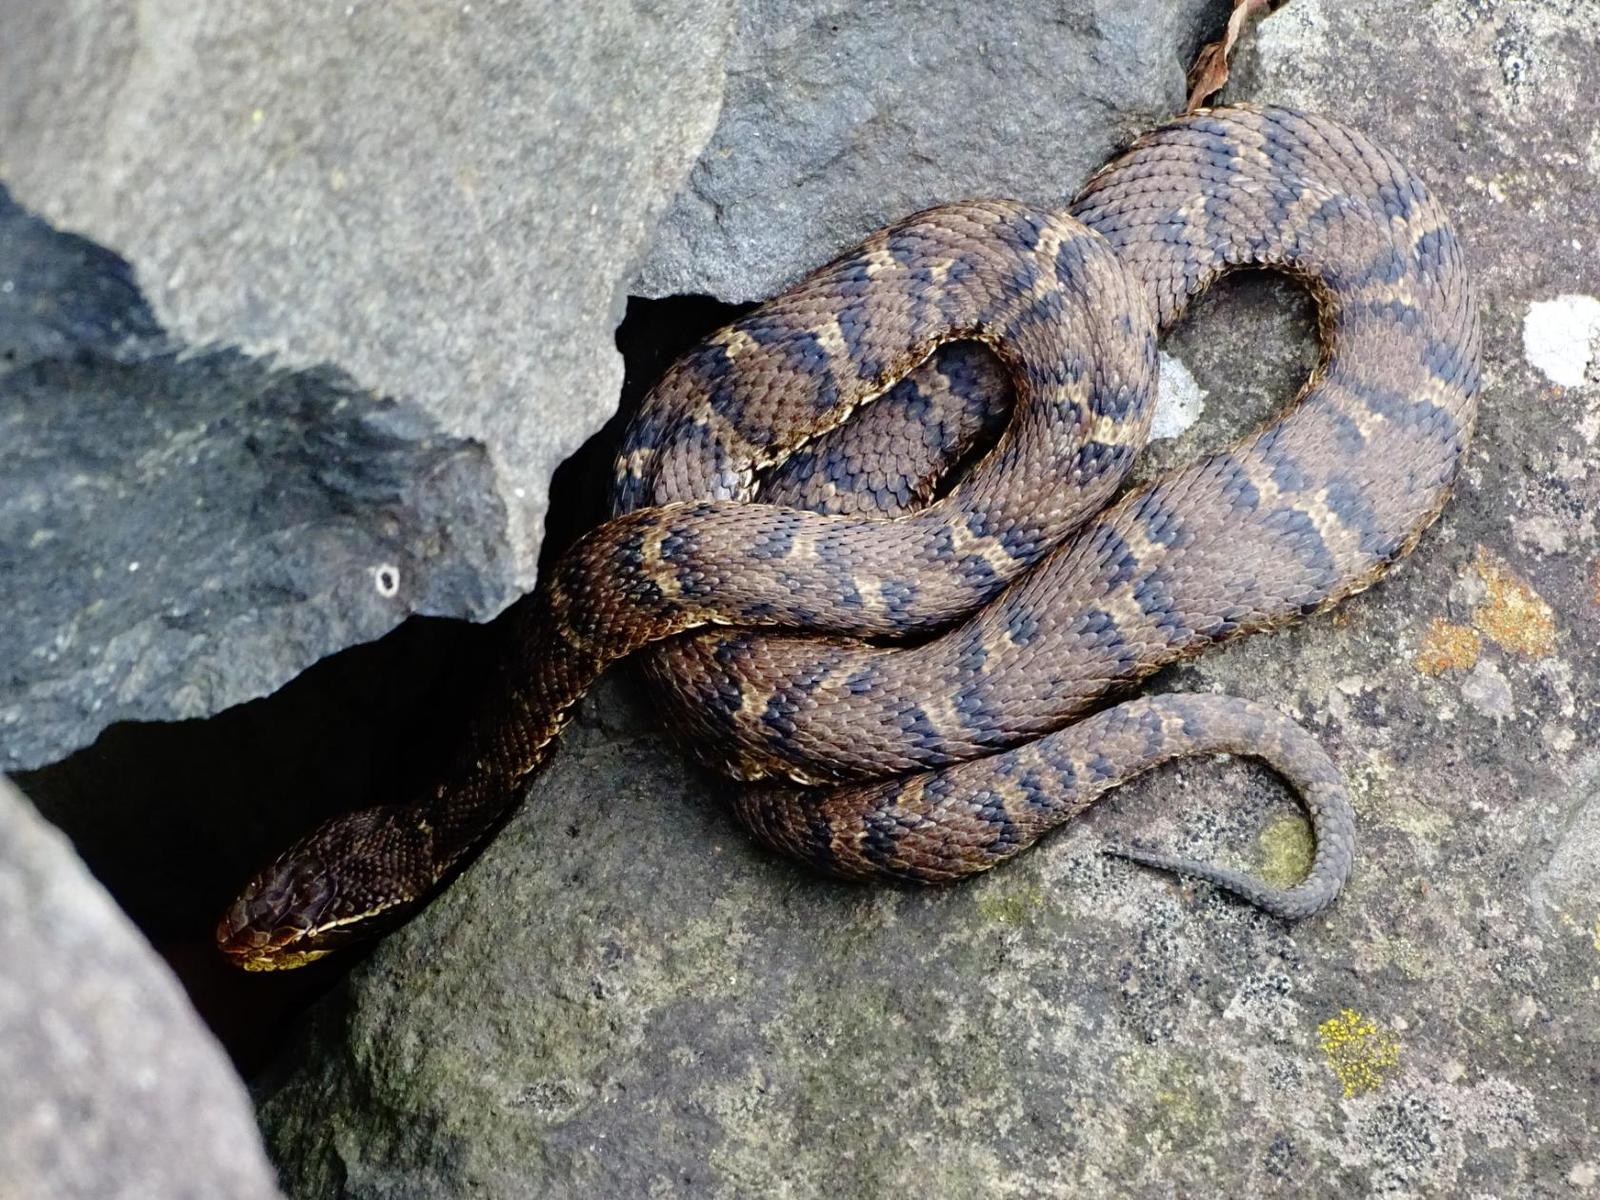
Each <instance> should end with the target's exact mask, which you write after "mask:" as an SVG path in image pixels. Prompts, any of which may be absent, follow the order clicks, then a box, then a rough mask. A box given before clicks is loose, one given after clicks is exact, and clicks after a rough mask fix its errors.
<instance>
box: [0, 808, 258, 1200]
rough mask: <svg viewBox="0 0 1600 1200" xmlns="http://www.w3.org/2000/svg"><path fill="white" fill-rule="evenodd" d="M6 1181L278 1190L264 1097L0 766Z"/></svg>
mask: <svg viewBox="0 0 1600 1200" xmlns="http://www.w3.org/2000/svg"><path fill="white" fill-rule="evenodd" d="M0 1055H3V1057H4V1061H5V1064H6V1067H5V1085H4V1086H3V1087H0V1196H6V1197H17V1198H18V1200H21V1198H23V1197H51V1198H52V1200H73V1198H75V1197H83V1198H84V1200H186V1198H192V1200H215V1198H216V1197H220V1196H226V1197H229V1198H230V1200H254V1198H257V1197H259V1198H261V1200H267V1198H269V1197H276V1196H279V1194H280V1193H279V1192H278V1190H277V1189H276V1188H275V1187H274V1186H273V1182H272V1169H271V1167H270V1166H269V1165H268V1164H267V1160H266V1156H265V1154H264V1153H263V1152H262V1149H261V1139H260V1135H259V1134H258V1133H257V1132H256V1129H255V1124H254V1121H253V1120H252V1117H251V1110H250V1101H249V1098H248V1097H247V1096H246V1094H245V1090H244V1085H243V1084H241V1083H240V1082H239V1079H238V1078H237V1076H235V1075H234V1074H233V1070H232V1068H231V1067H229V1065H228V1062H227V1059H226V1058H224V1057H223V1054H222V1051H221V1049H220V1048H219V1047H218V1046H217V1044H216V1042H215V1041H213V1040H212V1037H211V1035H210V1034H209V1033H208V1032H207V1031H206V1029H205V1027H204V1026H203V1025H201V1023H200V1019H199V1018H198V1017H196V1016H195V1014H194V1011H193V1010H192V1009H190V1007H189V1005H188V1002H187V1001H186V1000H185V999H184V996H183V992H182V990H181V989H180V988H179V987H178V984H177V981H176V980H175V979H173V978H172V976H171V975H170V974H169V973H168V972H167V970H166V968H165V967H164V966H162V965H161V963H160V961H159V960H158V959H157V958H156V957H155V955H154V954H153V953H152V952H151V950H150V947H149V946H148V945H147V944H146V943H145V941H144V939H143V938H142V937H140V936H139V934H138V932H137V931H136V930H135V929H134V928H133V926H132V925H130V924H129V923H128V920H127V918H125V917H124V916H123V915H122V914H121V913H120V912H119V911H118V910H117V907H116V905H115V904H113V903H112V901H111V898H110V897H109V896H107V895H106V894H105V892H104V891H102V890H101V888H100V886H99V885H98V884H96V883H95V882H94V880H92V879H91V878H90V877H89V873H88V872H87V871H86V870H85V869H84V867H83V864H82V863H81V862H79V861H78V859H77V857H76V856H75V855H74V854H73V853H72V848H71V847H70V846H69V845H68V843H67V840H66V839H65V838H63V837H62V836H61V835H60V834H59V833H57V832H56V831H55V830H54V829H52V828H50V826H49V825H47V824H45V822H44V821H42V820H41V819H40V818H39V816H38V814H37V813H35V812H34V810H33V808H32V806H31V805H29V804H28V802H27V801H26V800H25V799H23V797H22V796H21V794H20V793H18V792H17V791H16V790H15V789H13V788H12V787H11V785H10V784H8V783H7V782H6V781H5V780H4V779H0Z"/></svg>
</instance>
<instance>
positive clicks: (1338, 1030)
mask: <svg viewBox="0 0 1600 1200" xmlns="http://www.w3.org/2000/svg"><path fill="white" fill-rule="evenodd" d="M1317 1041H1318V1043H1319V1044H1320V1045H1321V1046H1322V1053H1323V1054H1324V1055H1326V1056H1327V1059H1328V1066H1330V1067H1331V1068H1333V1073H1334V1075H1335V1076H1337V1077H1338V1080H1339V1083H1340V1084H1341V1085H1343V1087H1344V1094H1345V1096H1346V1097H1349V1096H1359V1095H1360V1094H1361V1093H1362V1092H1370V1091H1371V1090H1372V1089H1373V1088H1375V1087H1377V1086H1378V1085H1379V1084H1381V1083H1382V1082H1383V1081H1384V1079H1385V1078H1386V1072H1388V1071H1391V1070H1393V1069H1394V1068H1395V1067H1397V1066H1399V1065H1400V1039H1399V1038H1397V1037H1395V1036H1394V1034H1392V1033H1390V1032H1389V1031H1388V1030H1386V1029H1384V1028H1382V1027H1381V1026H1379V1025H1378V1024H1377V1023H1376V1022H1374V1021H1371V1020H1369V1019H1368V1018H1366V1017H1364V1016H1362V1015H1361V1014H1360V1013H1358V1012H1356V1011H1355V1009H1353V1008H1347V1009H1345V1010H1344V1011H1343V1012H1341V1013H1340V1014H1339V1015H1338V1016H1336V1017H1329V1018H1328V1019H1327V1020H1326V1021H1324V1022H1323V1023H1322V1024H1321V1025H1318V1026H1317Z"/></svg>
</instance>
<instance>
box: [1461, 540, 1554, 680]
mask: <svg viewBox="0 0 1600 1200" xmlns="http://www.w3.org/2000/svg"><path fill="white" fill-rule="evenodd" d="M1473 566H1474V568H1475V569H1476V570H1477V572H1478V577H1479V578H1480V579H1482V580H1483V586H1484V590H1485V594H1484V598H1483V603H1481V604H1479V605H1478V607H1477V609H1476V610H1474V612H1473V614H1472V623H1473V624H1474V625H1476V626H1477V627H1478V632H1480V633H1482V634H1483V636H1484V637H1486V638H1488V639H1489V640H1490V641H1494V642H1498V643H1499V644H1500V645H1502V646H1504V647H1505V648H1506V649H1507V650H1510V651H1512V652H1514V653H1516V654H1526V655H1528V656H1529V657H1531V658H1537V657H1540V656H1541V655H1545V654H1549V653H1550V652H1551V651H1553V650H1554V649H1555V645H1556V617H1555V613H1554V612H1552V611H1551V609H1550V606H1549V605H1548V604H1546V603H1545V601H1544V598H1543V597H1541V596H1540V595H1539V594H1538V593H1537V592H1535V591H1534V590H1533V589H1532V588H1531V587H1529V586H1528V585H1527V584H1525V583H1523V582H1522V580H1520V579H1518V578H1517V577H1516V576H1515V575H1513V574H1512V573H1511V572H1510V571H1508V570H1507V569H1506V568H1505V567H1504V566H1502V565H1501V564H1500V563H1498V562H1496V561H1495V560H1494V559H1493V558H1491V557H1490V555H1489V552H1488V551H1487V550H1485V549H1484V548H1483V547H1482V546H1479V547H1478V558H1477V561H1476V562H1475V563H1474V564H1473Z"/></svg>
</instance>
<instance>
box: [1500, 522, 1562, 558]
mask: <svg viewBox="0 0 1600 1200" xmlns="http://www.w3.org/2000/svg"><path fill="white" fill-rule="evenodd" d="M1511 529H1512V532H1513V533H1514V534H1515V535H1516V539H1517V541H1518V542H1520V543H1521V544H1522V545H1524V546H1528V547H1531V548H1532V549H1535V550H1538V551H1539V552H1540V553H1541V554H1565V553H1566V551H1567V531H1566V528H1565V527H1564V526H1563V525H1562V523H1561V522H1560V521H1559V520H1557V519H1556V518H1555V517H1552V516H1548V515H1546V514H1544V513H1539V514H1536V515H1534V516H1531V517H1518V518H1516V519H1515V520H1514V521H1512V522H1511Z"/></svg>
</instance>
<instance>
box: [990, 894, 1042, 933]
mask: <svg viewBox="0 0 1600 1200" xmlns="http://www.w3.org/2000/svg"><path fill="white" fill-rule="evenodd" d="M1043 903H1044V894H1043V893H1042V892H1040V891H1039V889H1038V888H1036V887H1027V888H1021V889H1018V890H1015V891H1011V892H1001V891H998V890H995V889H992V888H991V889H988V890H986V891H984V892H983V893H982V894H981V895H979V897H978V915H979V916H980V917H982V918H983V919H984V920H985V921H995V922H998V923H999V924H1001V925H1020V924H1022V922H1023V921H1025V920H1026V919H1027V917H1028V914H1029V913H1031V912H1032V911H1033V910H1034V909H1036V908H1038V907H1039V906H1040V905H1041V904H1043Z"/></svg>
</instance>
